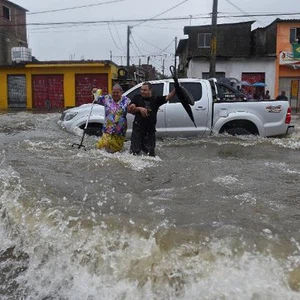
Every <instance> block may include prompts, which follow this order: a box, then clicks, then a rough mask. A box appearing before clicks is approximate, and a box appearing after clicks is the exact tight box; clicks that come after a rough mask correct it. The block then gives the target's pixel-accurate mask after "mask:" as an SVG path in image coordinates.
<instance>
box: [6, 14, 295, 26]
mask: <svg viewBox="0 0 300 300" xmlns="http://www.w3.org/2000/svg"><path fill="white" fill-rule="evenodd" d="M291 15H294V16H295V15H300V12H293V13H268V14H248V15H233V16H230V18H245V17H274V16H291ZM228 17H229V16H219V17H218V18H228ZM208 18H211V17H210V16H207V17H204V16H202V17H193V18H192V19H194V20H196V19H208ZM190 19H191V17H190V16H187V17H171V18H159V19H123V20H113V21H112V20H101V21H79V22H78V21H67V22H53V23H51V22H35V23H18V24H2V25H1V26H2V27H15V26H25V25H27V26H46V25H64V24H69V25H74V26H77V25H87V24H104V23H113V22H114V23H124V24H127V23H132V22H139V21H147V22H158V21H165V22H169V21H179V20H190Z"/></svg>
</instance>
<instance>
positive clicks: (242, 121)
mask: <svg viewBox="0 0 300 300" xmlns="http://www.w3.org/2000/svg"><path fill="white" fill-rule="evenodd" d="M179 82H180V84H181V85H182V86H183V87H185V88H186V89H187V90H188V91H189V92H190V93H191V94H192V95H193V97H194V100H195V104H194V105H193V106H191V108H192V111H193V114H194V118H195V123H196V125H197V127H195V126H194V124H193V122H192V121H191V120H190V118H189V116H188V114H187V113H186V111H185V110H184V108H183V106H182V104H181V102H180V101H179V99H178V98H177V96H175V97H174V98H173V99H172V101H170V102H168V103H166V104H164V105H162V106H161V107H160V109H159V111H158V114H157V125H156V129H157V136H158V137H182V136H183V137H187V136H205V135H209V134H211V133H214V134H217V133H228V134H232V135H242V134H253V135H259V136H262V137H270V136H282V135H286V134H289V133H292V132H293V130H294V126H293V125H290V122H291V108H290V107H289V103H288V102H287V101H275V100H268V101H261V100H260V101H252V102H248V101H246V99H244V98H242V97H240V92H239V91H238V92H239V94H238V97H234V96H232V95H234V94H235V91H236V90H234V89H233V88H232V89H231V91H232V95H231V96H230V97H228V96H227V97H226V96H224V93H222V92H220V90H222V86H220V85H219V84H218V83H217V80H216V79H208V80H207V79H196V78H184V79H179ZM151 83H152V86H153V93H154V95H167V94H168V93H169V92H170V91H171V90H172V89H173V88H174V81H173V80H172V79H165V80H155V81H151ZM141 84H142V83H139V84H137V85H136V86H134V87H133V88H131V89H129V90H128V91H126V92H125V93H124V95H126V96H127V97H129V98H131V99H132V98H133V97H134V96H135V95H136V94H138V93H139V92H140V86H141ZM227 88H228V87H227ZM229 94H230V87H229V92H228V95H229ZM222 95H223V96H222ZM226 99H227V101H226ZM228 99H229V100H228ZM91 105H92V104H84V105H81V106H79V107H74V108H70V109H67V110H65V111H64V112H63V113H62V115H61V118H60V120H59V121H58V123H59V124H60V125H61V126H62V127H63V128H65V129H66V130H67V131H70V132H74V129H76V128H81V129H83V128H84V126H85V123H86V120H87V117H88V115H89V112H90V108H91ZM133 118H134V116H133V115H131V114H128V115H127V119H128V130H127V137H129V136H130V134H131V130H132V122H133ZM103 123H104V107H103V106H100V105H98V104H95V105H94V107H93V110H92V114H91V116H90V120H89V125H88V127H87V131H86V132H87V133H88V134H96V135H101V129H102V125H103Z"/></svg>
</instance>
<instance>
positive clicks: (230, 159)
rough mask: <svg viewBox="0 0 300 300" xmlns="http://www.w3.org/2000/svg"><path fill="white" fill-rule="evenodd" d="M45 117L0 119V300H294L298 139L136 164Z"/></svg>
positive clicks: (299, 238)
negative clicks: (100, 147) (61, 127)
mask: <svg viewBox="0 0 300 300" xmlns="http://www.w3.org/2000/svg"><path fill="white" fill-rule="evenodd" d="M58 119H59V114H58V113H52V114H32V113H27V112H19V113H2V114H0V191H1V193H0V215H1V218H0V295H1V297H0V298H1V299H38V300H40V299H63V300H65V299H70V300H73V299H75V300H77V299H78V300H79V299H80V300H82V299H88V300H92V299H95V300H96V299H130V300H131V299H300V292H299V291H300V232H299V221H300V193H299V185H300V163H299V154H300V131H299V129H296V132H295V133H294V134H293V135H291V136H289V137H287V138H281V139H277V138H268V139H264V138H256V137H243V138H242V137H240V138H239V137H230V136H212V137H208V138H204V139H165V140H159V141H158V146H157V154H158V155H157V157H155V158H149V157H135V156H132V155H130V154H129V153H128V149H129V142H126V144H125V151H124V152H122V153H119V154H109V153H106V152H104V151H99V150H96V149H95V148H94V145H95V143H96V138H95V137H89V136H87V137H86V138H85V141H84V144H85V145H86V151H84V150H83V149H77V148H76V147H72V146H71V145H72V144H73V143H78V142H80V139H81V135H80V134H81V132H77V135H76V134H70V133H67V132H65V131H64V130H62V129H60V128H59V127H58V125H57V120H58ZM294 122H295V123H296V125H298V127H297V128H300V126H299V125H300V119H299V118H298V117H297V116H294Z"/></svg>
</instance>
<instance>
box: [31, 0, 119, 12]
mask: <svg viewBox="0 0 300 300" xmlns="http://www.w3.org/2000/svg"><path fill="white" fill-rule="evenodd" d="M122 1H124V0H113V1H107V2H100V3H94V4H88V5H81V6H74V7H66V8H59V9H52V10H44V11H37V12H32V13H27V15H37V14H46V13H53V12H61V11H66V10H73V9H80V8H87V7H92V6H99V5H104V4H111V3H115V2H122Z"/></svg>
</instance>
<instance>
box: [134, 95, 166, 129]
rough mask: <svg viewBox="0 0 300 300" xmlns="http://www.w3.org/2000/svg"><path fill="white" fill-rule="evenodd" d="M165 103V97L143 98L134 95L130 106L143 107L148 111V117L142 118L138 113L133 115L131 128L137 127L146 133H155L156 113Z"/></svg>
mask: <svg viewBox="0 0 300 300" xmlns="http://www.w3.org/2000/svg"><path fill="white" fill-rule="evenodd" d="M165 103H166V96H152V97H150V98H143V97H142V96H141V95H136V96H134V97H133V99H132V100H131V102H130V104H135V105H136V107H144V108H147V109H148V117H142V115H141V113H140V112H137V113H136V114H135V118H134V122H133V126H139V127H140V128H142V129H143V130H146V131H148V132H155V125H156V120H157V111H158V109H159V107H160V106H161V105H163V104H165Z"/></svg>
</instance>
